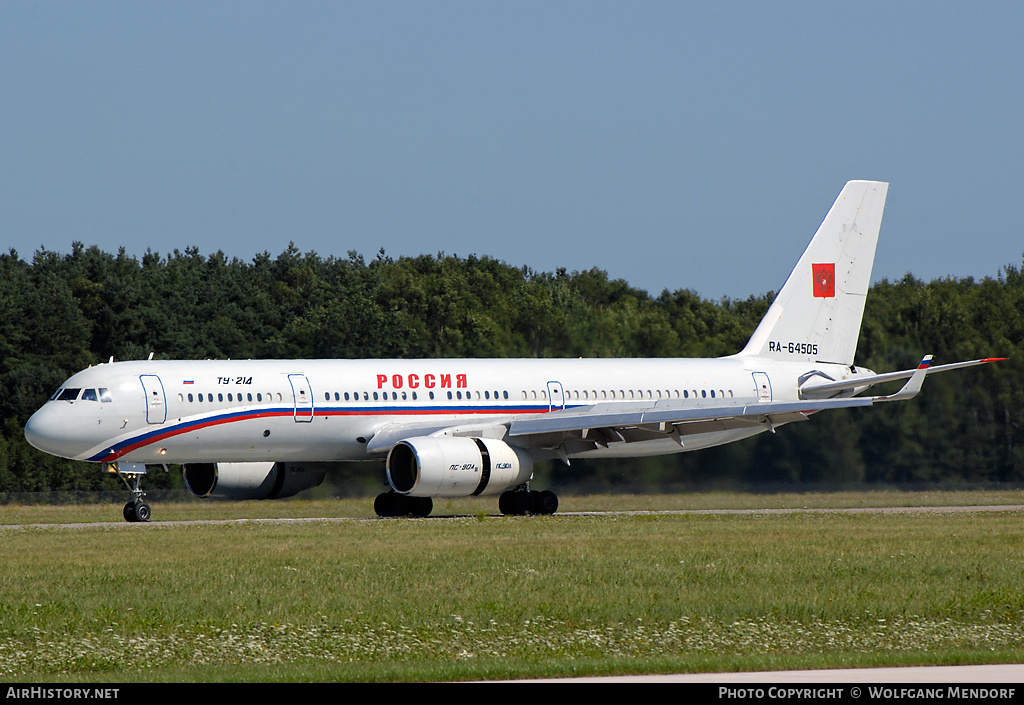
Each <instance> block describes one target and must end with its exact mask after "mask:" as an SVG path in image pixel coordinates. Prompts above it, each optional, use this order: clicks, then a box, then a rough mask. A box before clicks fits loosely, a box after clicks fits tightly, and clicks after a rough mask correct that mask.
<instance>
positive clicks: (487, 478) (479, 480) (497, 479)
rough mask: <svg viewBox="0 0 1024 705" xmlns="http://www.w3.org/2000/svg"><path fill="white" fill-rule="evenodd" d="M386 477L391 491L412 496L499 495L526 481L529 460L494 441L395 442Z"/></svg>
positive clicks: (424, 438) (518, 450) (530, 465)
mask: <svg viewBox="0 0 1024 705" xmlns="http://www.w3.org/2000/svg"><path fill="white" fill-rule="evenodd" d="M387 474H388V483H389V484H390V485H391V487H392V488H393V489H394V490H395V492H398V493H400V494H404V495H411V496H413V497H468V496H470V495H487V494H498V493H499V492H502V491H503V490H507V489H509V488H511V487H516V486H518V485H521V484H523V483H524V482H526V481H527V480H529V479H530V476H531V475H533V458H532V457H531V456H530V454H529V453H527V452H526V451H525V450H523V449H521V448H516V447H513V446H510V445H508V444H507V443H505V442H504V441H499V440H496V439H494V438H461V437H457V438H451V437H440V438H435V437H433V436H421V437H419V438H407V439H405V440H403V441H399V442H398V443H396V444H395V446H394V447H393V448H392V449H391V452H390V453H388V460H387Z"/></svg>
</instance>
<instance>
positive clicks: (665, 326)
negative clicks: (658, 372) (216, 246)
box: [0, 243, 1024, 492]
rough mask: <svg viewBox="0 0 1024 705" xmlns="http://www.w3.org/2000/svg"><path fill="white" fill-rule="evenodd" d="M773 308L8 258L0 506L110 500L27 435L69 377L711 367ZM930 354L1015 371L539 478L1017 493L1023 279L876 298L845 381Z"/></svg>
mask: <svg viewBox="0 0 1024 705" xmlns="http://www.w3.org/2000/svg"><path fill="white" fill-rule="evenodd" d="M772 297H773V294H772V293H771V292H769V293H766V294H764V295H760V296H751V297H749V298H747V299H744V300H730V299H723V300H721V301H709V300H706V299H703V298H701V297H700V296H698V295H696V294H695V293H694V292H692V291H690V290H686V289H680V290H677V291H671V292H670V291H667V290H666V291H663V292H662V293H661V294H660V295H658V296H652V295H650V294H649V293H648V292H646V291H642V290H640V289H636V288H633V287H630V286H629V285H628V283H626V282H624V281H622V280H613V279H609V278H608V275H607V274H606V273H605V272H603V271H601V270H597V269H591V270H588V271H582V272H567V271H565V270H564V269H559V270H557V271H555V272H553V273H550V272H536V271H533V270H531V269H529V268H525V267H521V268H516V267H512V266H509V265H508V264H505V263H503V262H500V261H497V260H494V259H490V258H487V257H475V256H470V257H466V258H460V257H456V256H448V255H444V254H438V255H436V256H429V255H427V256H419V257H401V258H398V259H392V258H390V257H388V256H386V255H385V253H384V252H383V251H382V252H380V253H379V254H378V255H377V256H376V257H375V258H374V259H372V260H370V261H369V262H367V261H365V260H364V258H363V257H362V256H361V255H359V254H357V253H355V252H350V253H349V254H348V257H347V258H336V257H327V258H325V257H321V256H319V255H317V254H316V253H314V252H308V253H302V252H300V251H299V250H298V249H297V248H296V247H295V246H294V245H290V246H289V247H288V248H287V249H286V250H285V251H284V252H282V253H281V254H280V255H278V256H277V257H272V256H271V255H270V254H269V253H263V254H260V255H257V256H256V257H254V258H253V259H252V261H249V262H246V261H242V260H239V259H234V258H233V259H229V258H227V257H225V256H224V254H223V253H220V252H218V253H216V254H213V255H209V256H204V255H201V254H200V253H199V251H198V249H196V248H189V249H187V250H185V251H184V252H180V251H178V250H175V251H174V252H172V253H171V254H169V255H166V256H163V255H160V254H158V253H154V252H151V251H150V252H147V253H146V254H145V255H144V256H143V257H142V258H141V260H140V259H139V258H137V257H134V256H129V255H127V254H126V253H125V252H124V250H123V249H122V250H121V251H119V252H118V253H117V254H110V253H106V252H103V251H101V250H99V249H98V248H96V247H85V246H83V245H82V244H81V243H75V244H74V245H73V247H72V250H71V252H70V253H68V254H59V253H56V252H50V251H46V250H40V251H38V252H36V253H35V254H34V256H33V257H32V259H31V260H30V261H26V260H24V259H22V258H21V257H20V256H19V255H18V254H17V253H16V252H15V251H13V250H11V251H10V252H9V253H8V254H6V255H0V311H2V317H0V491H5V492H38V491H45V490H51V491H52V490H57V491H60V490H79V491H83V490H84V491H91V490H96V489H113V488H115V487H116V483H114V481H113V480H112V479H110V478H109V477H105V476H103V475H102V474H101V473H99V472H97V470H96V467H95V466H93V465H89V464H86V463H75V462H71V461H66V460H61V459H58V458H53V457H51V456H48V455H45V454H43V453H40V452H38V451H36V450H35V449H33V448H32V447H31V446H29V445H28V444H27V443H26V442H25V440H24V435H23V432H22V429H23V428H24V424H25V421H26V420H27V419H28V417H29V416H30V415H31V414H32V412H33V411H35V409H36V408H38V407H39V406H40V405H41V404H42V403H43V402H44V401H45V400H46V399H47V398H48V397H49V396H50V394H52V392H53V391H54V390H55V389H56V388H57V387H58V385H59V384H60V383H61V382H62V381H63V380H64V379H66V378H67V377H68V376H69V375H70V374H72V373H74V372H76V371H78V370H80V369H82V368H84V367H87V366H88V365H90V364H95V363H99V362H104V361H106V360H108V359H109V358H111V357H113V358H115V359H118V360H124V359H141V358H145V357H148V356H149V354H150V353H154V354H155V356H156V357H157V358H168V359H169V358H183V359H203V358H236V359H237V358H325V357H326V358H360V357H377V358H384V357H389V358H413V357H538V358H543V357H712V356H719V355H728V354H732V353H735V352H737V351H739V350H740V349H741V348H742V347H743V345H744V343H745V342H746V340H747V338H748V337H749V335H750V334H751V333H752V332H753V329H754V327H755V326H756V325H757V322H758V321H759V320H760V318H761V316H762V315H763V314H764V312H765V311H766V310H767V308H768V305H769V304H770V303H771V300H772ZM925 353H933V354H934V355H935V363H936V364H941V363H943V362H953V361H957V360H968V359H974V358H980V357H990V356H998V357H1008V358H1010V359H1009V360H1008V361H1006V362H1001V363H998V364H996V365H988V366H983V367H980V368H972V369H968V370H963V371H959V372H951V373H947V374H939V375H934V376H932V377H929V379H928V381H927V383H926V384H925V387H924V390H923V392H922V394H921V395H920V396H918V397H917V399H915V400H913V401H911V402H905V403H899V404H890V405H879V406H876V407H873V408H870V409H851V410H843V411H832V412H826V413H821V414H817V415H815V416H813V417H812V418H811V420H810V421H809V422H807V423H797V424H790V425H788V426H786V427H784V428H782V429H779V431H778V432H777V433H775V434H761V435H760V436H757V437H755V438H752V439H749V440H747V441H742V442H739V443H733V444H730V445H728V446H723V447H720V448H715V449H709V450H705V451H698V452H694V453H682V454H677V455H673V456H665V457H660V458H644V459H628V460H607V461H589V462H583V461H579V460H575V461H573V463H572V465H571V466H569V467H568V468H566V467H563V466H561V465H560V464H559V465H558V466H557V467H552V468H549V469H547V470H541V471H540V474H543V475H545V477H544V479H545V480H546V481H547V482H548V484H549V485H551V486H557V485H559V484H560V483H563V484H570V483H577V484H583V485H587V486H591V487H596V488H606V489H608V488H616V487H630V488H633V487H638V486H644V485H646V486H659V487H667V486H673V485H707V484H736V483H741V484H773V485H780V484H781V485H790V484H792V485H795V484H798V483H833V484H862V483H867V484H874V483H934V482H947V483H982V482H984V483H990V482H996V483H1016V482H1020V481H1021V480H1022V479H1024V419H1022V415H1024V384H1022V383H1024V274H1022V271H1021V270H1020V269H1018V268H1017V267H1016V266H1015V265H1007V266H1006V267H1004V268H1002V269H1001V270H1000V271H999V272H998V273H997V274H995V275H994V276H992V277H986V278H984V279H982V280H980V281H979V280H975V279H973V278H966V279H954V278H946V279H938V280H934V281H931V282H927V283H926V282H922V281H920V280H917V279H915V278H914V277H912V276H911V275H909V274H908V275H907V276H905V277H904V278H903V279H901V280H899V281H882V282H880V283H878V284H875V285H874V286H873V287H872V289H871V291H870V294H869V296H868V299H867V307H866V311H865V317H864V323H863V327H862V332H861V337H860V344H859V347H858V352H857V363H858V364H859V365H861V366H865V367H869V368H871V369H874V370H876V371H888V370H893V369H905V368H908V367H913V366H916V364H917V362H918V361H919V360H920V358H921V356H922V355H923V354H925ZM358 467H359V471H360V472H376V468H375V467H373V466H368V465H365V464H360V465H359V466H358ZM161 477H163V475H162V474H156V475H151V478H152V481H153V482H155V483H156V484H157V485H159V484H160V483H161V482H168V481H167V480H162V479H161ZM381 477H383V474H381ZM150 486H153V484H152V482H151V484H150Z"/></svg>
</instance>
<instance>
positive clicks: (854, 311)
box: [740, 181, 889, 365]
mask: <svg viewBox="0 0 1024 705" xmlns="http://www.w3.org/2000/svg"><path fill="white" fill-rule="evenodd" d="M888 190H889V184H887V183H884V182H880V181H851V182H849V183H847V184H846V186H845V187H844V188H843V190H842V192H841V193H840V194H839V197H838V198H837V199H836V202H835V203H834V204H832V208H831V209H830V210H829V212H828V215H826V216H825V220H824V221H822V223H821V226H820V227H819V228H818V232H817V233H815V235H814V238H812V239H811V244H809V245H808V246H807V249H806V250H805V251H804V254H803V256H802V257H801V258H800V261H799V262H797V265H796V268H795V269H794V270H793V272H792V274H790V275H789V279H787V280H786V284H785V285H784V286H783V287H782V290H781V291H779V295H778V296H777V297H776V298H775V301H774V302H773V303H772V305H771V307H770V308H769V309H768V313H767V314H765V317H764V318H763V319H762V320H761V323H760V324H759V325H758V326H757V329H756V330H755V331H754V335H753V336H751V338H750V341H749V342H748V343H747V346H746V347H745V348H744V349H743V352H741V353H740V354H741V355H756V356H758V357H765V358H768V359H772V360H792V361H796V362H800V361H806V362H834V363H840V364H843V365H852V364H853V356H854V353H855V352H856V351H857V337H858V336H859V335H860V322H861V317H862V316H863V314H864V302H865V300H866V297H867V293H868V287H869V286H870V284H871V265H872V264H873V262H874V259H875V243H876V242H877V241H878V230H879V228H880V227H881V224H882V210H883V209H884V208H885V197H886V194H887V192H888Z"/></svg>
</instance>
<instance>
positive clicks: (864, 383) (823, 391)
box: [800, 357, 1007, 399]
mask: <svg viewBox="0 0 1024 705" xmlns="http://www.w3.org/2000/svg"><path fill="white" fill-rule="evenodd" d="M929 359H930V357H929ZM1006 359H1007V358H1005V357H986V358H982V359H980V360H968V361H966V362H951V363H949V364H946V365H935V366H931V365H928V366H926V369H925V371H924V374H926V375H930V374H934V373H936V372H948V371H950V370H959V369H962V368H964V367H974V366H975V365H984V364H987V363H989V362H1001V361H1003V360H1006ZM919 369H920V367H918V368H917V369H913V370H900V371H898V372H886V373H884V374H880V375H867V376H864V377H857V378H855V379H844V380H841V381H839V382H826V383H825V384H814V385H805V386H803V387H800V396H801V397H802V398H804V399H823V398H826V397H830V396H833V395H835V394H837V393H838V392H843V391H846V390H850V389H857V390H863V389H867V388H868V387H873V386H874V385H876V384H882V383H884V382H896V381H898V380H901V379H909V378H910V377H913V376H914V375H915V374H916V373H917V372H918V370H919Z"/></svg>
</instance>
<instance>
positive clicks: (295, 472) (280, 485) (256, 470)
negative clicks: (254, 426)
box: [181, 463, 326, 499]
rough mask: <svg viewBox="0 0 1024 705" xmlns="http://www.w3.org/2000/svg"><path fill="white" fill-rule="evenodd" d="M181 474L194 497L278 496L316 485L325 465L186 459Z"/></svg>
mask: <svg viewBox="0 0 1024 705" xmlns="http://www.w3.org/2000/svg"><path fill="white" fill-rule="evenodd" d="M181 474H182V477H184V479H185V486H186V487H188V491H189V492H191V493H192V494H194V495H195V496H196V497H226V498H228V499H281V498H283V497H291V496H292V495H295V494H298V493H299V492H302V491H303V490H309V489H312V488H314V487H316V486H318V485H319V484H320V483H321V482H323V481H324V475H325V474H326V468H325V467H324V466H323V465H320V464H318V463H189V464H187V465H183V466H182V468H181Z"/></svg>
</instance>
